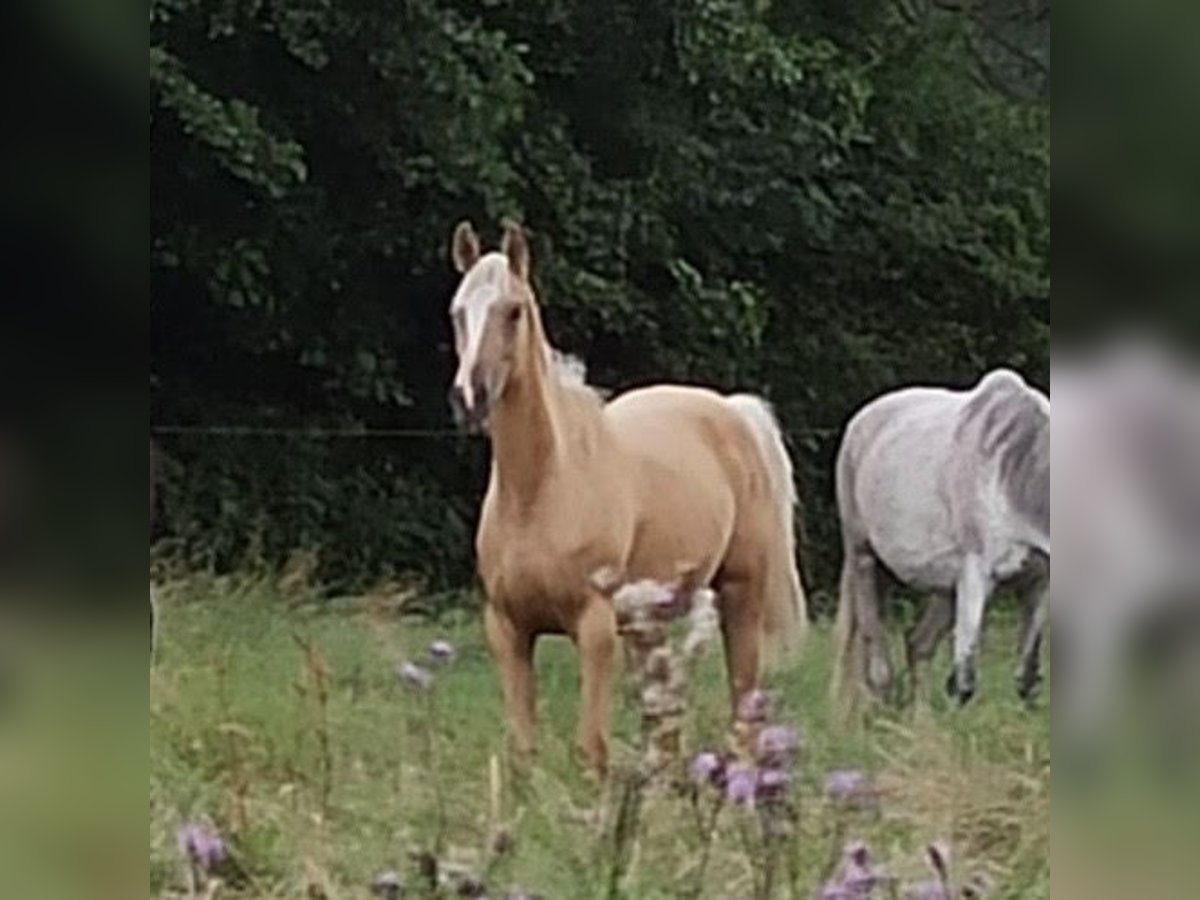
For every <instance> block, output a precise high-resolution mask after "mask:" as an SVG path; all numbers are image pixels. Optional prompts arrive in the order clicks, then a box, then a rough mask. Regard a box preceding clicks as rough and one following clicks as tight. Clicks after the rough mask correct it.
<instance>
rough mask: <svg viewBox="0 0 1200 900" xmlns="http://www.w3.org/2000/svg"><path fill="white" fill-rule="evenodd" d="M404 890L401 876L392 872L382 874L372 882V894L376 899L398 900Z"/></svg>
mask: <svg viewBox="0 0 1200 900" xmlns="http://www.w3.org/2000/svg"><path fill="white" fill-rule="evenodd" d="M402 888H403V885H401V883H400V876H399V875H397V874H396V873H395V872H391V871H388V872H382V873H380V874H379V875H378V876H376V878H375V880H374V881H372V882H371V893H372V894H373V895H374V896H376V897H383V898H384V900H397V898H398V897H399V896H400V891H401V890H402Z"/></svg>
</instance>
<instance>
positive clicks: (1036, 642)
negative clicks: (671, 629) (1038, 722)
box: [1017, 578, 1050, 701]
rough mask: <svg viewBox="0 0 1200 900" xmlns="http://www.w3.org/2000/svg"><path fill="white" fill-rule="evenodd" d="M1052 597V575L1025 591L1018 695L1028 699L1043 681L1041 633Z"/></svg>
mask: <svg viewBox="0 0 1200 900" xmlns="http://www.w3.org/2000/svg"><path fill="white" fill-rule="evenodd" d="M1049 599H1050V582H1049V578H1039V579H1037V580H1036V581H1035V582H1033V583H1032V584H1030V585H1029V586H1027V587H1026V588H1025V589H1024V590H1023V591H1022V596H1021V604H1022V608H1021V630H1020V634H1019V638H1018V640H1019V644H1018V647H1017V652H1018V654H1019V661H1018V663H1017V696H1019V697H1020V698H1021V699H1022V700H1025V701H1029V700H1032V699H1033V697H1034V696H1035V695H1036V694H1037V690H1038V687H1040V686H1041V683H1042V635H1043V634H1044V632H1045V629H1046V615H1047V611H1048V603H1049Z"/></svg>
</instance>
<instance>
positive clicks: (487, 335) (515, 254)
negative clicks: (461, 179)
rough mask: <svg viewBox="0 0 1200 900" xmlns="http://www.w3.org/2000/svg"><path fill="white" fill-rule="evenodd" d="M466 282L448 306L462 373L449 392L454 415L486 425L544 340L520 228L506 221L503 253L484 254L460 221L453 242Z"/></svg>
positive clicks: (470, 424)
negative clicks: (515, 376) (537, 323)
mask: <svg viewBox="0 0 1200 900" xmlns="http://www.w3.org/2000/svg"><path fill="white" fill-rule="evenodd" d="M450 251H451V256H452V257H453V259H454V266H455V268H456V269H458V271H459V272H460V273H462V276H463V279H462V281H461V282H460V283H459V286H458V290H457V291H455V293H454V299H453V300H452V301H451V303H450V318H451V320H452V321H453V323H454V346H455V350H456V352H457V353H458V371H457V373H456V374H455V376H454V383H453V385H452V386H451V388H450V406H451V409H452V410H453V411H454V417H455V419H456V420H457V421H458V422H459V424H461V425H465V426H467V427H484V426H485V425H486V423H487V419H488V414H489V412H490V411H491V410H492V409H493V408H494V407H495V405H496V404H497V403H498V402H499V401H500V398H501V397H502V396H503V395H504V391H505V388H507V387H508V386H509V383H510V381H511V380H512V375H513V373H514V371H515V370H516V369H517V368H518V365H519V363H520V361H521V360H522V359H531V358H534V351H536V350H537V349H538V348H534V347H531V346H530V343H531V342H534V341H540V336H539V335H538V334H537V332H536V326H535V320H536V316H537V310H536V306H535V303H534V298H533V290H532V289H531V287H530V285H529V244H528V242H527V241H526V239H525V233H524V232H523V231H522V230H521V226H519V225H517V224H515V223H514V222H505V224H504V236H503V238H502V239H501V242H500V251H499V252H493V253H486V254H483V253H481V251H480V247H479V238H478V237H477V236H476V234H475V229H474V228H472V227H471V223H470V222H465V221H464V222H460V223H459V225H458V227H457V228H455V229H454V236H453V238H452V239H451V243H450Z"/></svg>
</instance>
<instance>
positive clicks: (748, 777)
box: [725, 763, 758, 803]
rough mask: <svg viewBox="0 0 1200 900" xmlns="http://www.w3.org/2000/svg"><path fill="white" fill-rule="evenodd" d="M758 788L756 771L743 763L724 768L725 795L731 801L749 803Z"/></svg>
mask: <svg viewBox="0 0 1200 900" xmlns="http://www.w3.org/2000/svg"><path fill="white" fill-rule="evenodd" d="M757 790H758V773H757V772H755V771H754V769H752V768H751V767H750V766H747V765H745V764H744V763H733V764H732V765H731V766H729V768H728V769H726V770H725V796H726V797H728V798H729V800H731V801H732V802H733V803H750V802H751V801H752V800H754V795H755V793H756V792H757Z"/></svg>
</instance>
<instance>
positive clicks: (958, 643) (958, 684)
mask: <svg viewBox="0 0 1200 900" xmlns="http://www.w3.org/2000/svg"><path fill="white" fill-rule="evenodd" d="M991 589H992V585H991V579H990V578H989V577H988V574H987V572H986V571H985V569H984V566H983V560H981V559H980V558H979V557H978V556H968V557H967V558H966V559H965V560H964V561H963V567H962V571H961V572H959V575H958V583H957V585H956V586H955V591H954V604H955V613H954V614H955V624H954V671H953V672H951V673H950V678H949V680H948V681H947V682H946V691H947V692H948V693H949V694H950V696H951V697H953V698H955V699H956V700H958V702H959V704H960V705H962V704H965V703H967V702H968V701H969V700H970V699H971V698H972V697H973V696H975V682H976V668H975V658H976V655H977V654H978V652H979V633H980V631H981V629H982V628H983V610H984V607H985V606H986V605H987V598H988V594H989V593H990V592H991Z"/></svg>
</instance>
